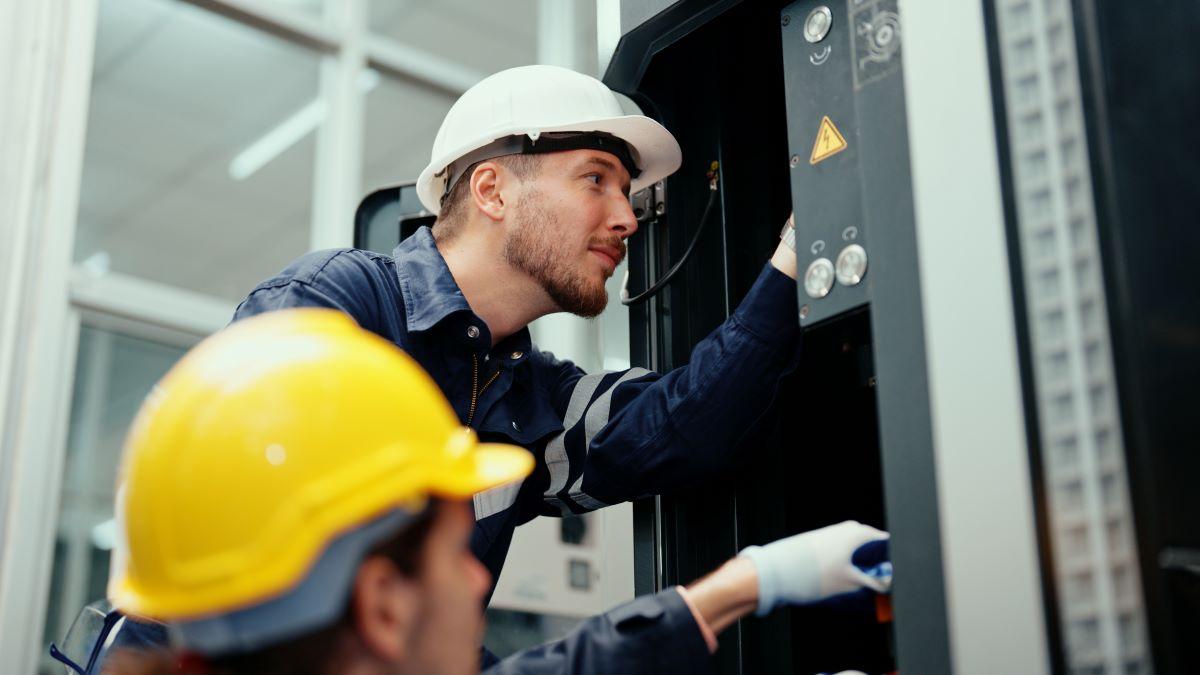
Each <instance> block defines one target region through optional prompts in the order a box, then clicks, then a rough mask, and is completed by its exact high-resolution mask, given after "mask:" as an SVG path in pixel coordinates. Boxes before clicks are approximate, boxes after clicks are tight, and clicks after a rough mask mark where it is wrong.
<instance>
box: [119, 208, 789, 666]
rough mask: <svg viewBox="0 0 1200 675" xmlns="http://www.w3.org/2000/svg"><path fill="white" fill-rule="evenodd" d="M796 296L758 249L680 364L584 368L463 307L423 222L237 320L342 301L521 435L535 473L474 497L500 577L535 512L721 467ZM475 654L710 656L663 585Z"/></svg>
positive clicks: (272, 285)
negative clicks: (500, 334)
mask: <svg viewBox="0 0 1200 675" xmlns="http://www.w3.org/2000/svg"><path fill="white" fill-rule="evenodd" d="M797 304H798V303H797V301H796V285H795V282H794V281H793V280H792V279H790V278H788V277H787V276H786V275H784V274H783V273H781V272H779V271H778V270H776V269H774V268H773V267H771V266H770V265H767V266H766V268H765V269H764V270H763V272H762V274H761V275H759V278H758V280H757V281H756V282H755V284H754V286H753V288H751V290H750V292H749V293H748V294H747V295H746V297H745V298H744V299H743V300H742V303H741V305H740V306H739V307H738V309H737V311H736V312H735V313H734V314H733V316H731V317H729V318H728V319H727V320H726V321H725V322H724V323H723V324H721V326H720V327H718V328H717V329H716V330H715V331H713V333H712V334H711V335H709V336H708V337H707V338H705V339H704V340H703V341H701V342H700V343H699V344H698V345H696V347H695V349H694V350H693V351H692V355H691V359H690V361H689V363H688V365H686V366H682V367H680V368H676V369H675V370H673V371H671V372H669V373H666V374H659V373H654V372H650V371H648V370H645V369H642V368H631V369H629V370H625V371H618V372H602V373H591V374H588V373H585V372H583V371H582V370H581V369H580V368H578V367H577V366H575V365H574V364H573V363H571V362H569V361H562V360H559V359H556V358H555V357H554V356H553V355H552V354H549V353H547V352H543V351H539V350H538V349H537V348H536V347H534V345H533V344H531V342H530V338H529V331H528V330H527V329H522V330H520V331H518V332H517V333H514V334H513V335H510V336H509V337H507V338H505V339H504V340H501V341H500V342H499V343H498V344H497V345H496V346H495V347H493V346H492V339H491V335H490V333H489V332H488V327H487V324H485V323H484V322H483V320H482V319H480V318H479V317H478V316H477V315H476V314H475V313H474V312H472V311H471V307H470V305H468V304H467V300H466V298H464V297H463V294H462V291H461V290H459V288H458V285H457V284H456V283H455V281H454V277H453V276H452V275H451V274H450V270H449V268H447V267H446V261H445V260H444V259H443V258H442V256H441V253H439V252H438V249H437V247H436V246H435V245H434V241H433V236H432V234H431V233H430V231H429V229H428V228H422V229H421V230H419V231H418V232H417V233H416V234H414V235H412V236H411V237H409V238H408V239H406V240H405V241H403V242H402V243H401V244H400V245H399V246H398V247H397V248H396V250H395V251H393V253H392V255H391V256H386V255H381V254H379V253H374V252H371V251H362V250H356V249H336V250H329V251H318V252H315V253H310V254H308V255H305V256H303V257H301V258H299V259H298V260H296V261H295V262H293V263H292V264H291V265H289V266H288V267H287V268H286V269H284V270H283V272H281V273H280V274H278V275H276V276H274V277H272V278H270V279H268V280H266V281H264V282H263V283H261V284H259V285H258V286H257V287H256V288H255V289H254V290H253V291H251V292H250V295H248V296H247V297H246V299H245V300H244V301H243V302H242V303H241V304H240V305H239V306H238V308H237V311H236V312H235V315H234V321H237V320H240V319H244V318H246V317H249V316H253V315H255V314H261V313H263V312H270V311H273V310H278V309H284V308H288V307H329V308H334V309H338V310H341V311H343V312H345V313H347V314H349V315H350V316H351V317H353V318H354V320H355V321H357V322H358V324H359V325H360V326H362V327H363V328H366V329H368V330H370V331H373V332H375V333H377V334H379V335H381V336H383V337H384V338H386V339H388V340H390V341H392V342H393V343H395V344H396V345H397V346H399V347H400V348H401V349H404V350H405V351H406V352H408V353H409V354H410V355H412V356H413V358H415V359H416V360H417V361H418V362H419V363H420V364H421V365H422V366H423V367H424V368H425V370H426V371H428V372H429V374H430V375H431V376H432V377H433V379H434V380H435V381H436V382H437V383H438V386H440V387H441V390H442V392H443V393H445V395H446V397H447V398H448V399H449V400H450V404H451V405H452V406H453V407H454V410H455V412H456V413H457V414H458V416H459V419H460V420H462V422H463V423H464V424H467V425H469V426H471V427H473V428H474V429H475V430H476V432H477V433H478V435H479V437H480V439H481V440H483V441H489V442H503V443H512V444H515V445H520V446H522V447H524V448H526V449H528V450H529V452H530V453H531V454H532V455H533V457H534V459H535V460H536V468H535V469H534V471H533V473H532V474H531V475H530V476H528V477H527V478H526V479H525V480H524V481H523V482H521V483H519V484H515V485H510V486H504V487H500V488H495V489H492V490H488V491H486V492H482V493H480V494H477V495H475V497H474V500H473V506H474V510H475V520H476V522H475V530H474V532H473V534H472V538H471V548H472V550H473V551H474V553H475V555H476V556H477V557H478V558H479V559H480V560H481V561H482V562H483V563H484V565H486V566H487V568H488V570H489V571H490V572H491V573H492V579H498V578H499V576H500V571H501V568H502V567H503V566H504V558H505V556H506V554H507V553H508V548H509V544H510V543H511V541H512V536H513V530H514V529H515V528H516V527H517V526H518V525H520V524H522V523H525V522H527V521H529V520H530V519H532V518H534V517H535V516H538V515H550V516H556V515H562V514H566V513H583V512H586V511H590V510H593V509H597V508H600V507H603V506H606V505H609V504H616V503H618V502H622V501H625V500H629V499H636V498H638V497H644V496H647V495H653V494H661V493H666V492H671V491H674V490H677V489H681V488H685V487H690V486H695V485H697V484H700V483H702V482H704V481H708V480H711V479H713V478H714V477H716V476H718V475H720V472H721V471H722V470H724V469H726V468H728V466H729V465H730V464H731V462H732V460H733V456H732V455H733V451H734V448H735V447H736V446H737V442H738V440H739V439H740V437H741V436H742V435H743V434H744V433H745V432H746V431H747V430H748V429H749V428H750V427H751V426H752V425H753V423H754V422H755V420H756V419H758V418H759V417H760V416H761V415H762V414H763V413H764V411H765V410H766V409H767V408H768V407H769V405H770V402H771V400H772V398H773V396H774V392H775V390H776V385H777V383H778V381H779V379H780V378H781V377H782V376H783V375H784V374H785V373H786V371H787V370H788V368H789V367H790V366H791V365H793V364H794V363H795V356H796V354H797V351H798V346H799V327H798V325H797V319H796V317H797ZM493 583H494V582H493ZM489 598H490V591H489ZM164 641H165V632H164V631H163V629H162V628H161V627H156V626H152V625H144V624H134V625H127V626H126V628H125V629H124V630H122V631H121V633H120V634H119V635H118V639H117V642H118V646H126V645H131V646H139V645H144V644H156V643H161V642H164ZM667 644H669V645H670V648H669V649H663V645H667ZM483 665H484V666H485V668H487V669H486V670H485V673H487V674H488V675H491V674H493V673H495V674H496V675H506V674H508V673H514V674H515V673H525V674H531V673H574V674H577V675H584V674H594V673H616V672H620V673H687V674H688V675H697V674H698V673H702V672H707V671H708V669H709V667H710V666H711V657H710V656H709V654H708V649H707V646H706V645H705V643H704V639H703V636H702V635H701V632H700V629H699V627H698V626H697V625H696V623H695V621H694V620H693V617H692V614H691V611H690V610H689V609H688V608H687V606H686V604H685V603H684V602H683V600H682V599H681V598H680V596H679V594H678V593H677V592H676V591H674V590H673V589H672V590H667V591H663V592H661V593H658V594H656V595H652V596H646V597H642V598H637V599H635V600H633V601H631V602H629V603H626V604H624V605H621V606H619V607H617V608H614V609H613V610H611V611H609V612H607V613H605V614H601V615H599V616H596V617H593V618H591V619H588V620H586V621H584V622H583V623H581V624H580V625H579V626H578V627H577V628H576V629H575V630H574V631H572V632H571V634H570V635H568V636H567V637H566V638H564V639H563V640H559V641H556V642H552V643H549V644H547V645H544V646H542V647H537V648H534V649H530V650H526V651H524V652H520V653H518V654H514V655H513V656H511V657H509V658H508V659H505V660H504V661H500V662H497V661H496V659H495V657H493V656H492V655H491V654H489V653H488V652H487V651H486V650H484V654H483ZM489 666H490V668H488V667H489Z"/></svg>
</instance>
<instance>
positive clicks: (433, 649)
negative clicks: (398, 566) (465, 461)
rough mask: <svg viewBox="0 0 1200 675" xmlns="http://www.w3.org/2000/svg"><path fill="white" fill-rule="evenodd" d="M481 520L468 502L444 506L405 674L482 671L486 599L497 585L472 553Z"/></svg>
mask: <svg viewBox="0 0 1200 675" xmlns="http://www.w3.org/2000/svg"><path fill="white" fill-rule="evenodd" d="M474 524H475V520H474V518H472V516H471V511H470V509H468V508H467V506H466V504H465V503H464V502H455V501H446V502H442V503H441V505H440V506H439V509H438V515H437V516H436V520H435V521H434V523H433V525H432V526H431V529H430V532H429V535H428V538H427V539H426V543H425V547H424V549H423V551H422V559H421V568H420V570H421V571H420V573H419V582H420V585H421V602H420V606H421V610H422V611H421V616H420V618H419V620H418V621H417V622H416V626H415V630H414V631H413V633H412V639H411V641H410V643H409V648H410V650H411V651H410V653H411V654H412V657H413V658H412V659H411V660H410V661H409V662H408V663H407V664H405V668H404V671H405V672H414V673H438V674H445V675H457V674H460V673H478V672H479V645H480V644H481V642H482V638H483V598H484V595H485V594H486V593H487V589H488V587H489V586H490V584H491V575H490V574H489V573H488V571H487V568H485V567H484V566H483V565H482V564H481V563H480V562H479V560H477V559H476V558H475V555H474V554H473V553H471V548H470V542H471V531H472V529H473V527H474Z"/></svg>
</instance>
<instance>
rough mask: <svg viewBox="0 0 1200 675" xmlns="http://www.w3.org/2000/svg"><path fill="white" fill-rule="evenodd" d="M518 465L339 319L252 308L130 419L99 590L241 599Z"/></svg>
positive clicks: (505, 478)
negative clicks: (359, 536)
mask: <svg viewBox="0 0 1200 675" xmlns="http://www.w3.org/2000/svg"><path fill="white" fill-rule="evenodd" d="M532 468H533V459H532V457H531V455H530V454H529V452H528V451H526V450H524V449H522V448H518V447H515V446H508V445H497V444H481V443H478V442H477V440H476V438H475V435H474V433H473V432H472V431H471V430H470V429H467V428H465V427H463V426H461V425H460V424H459V423H458V420H457V418H456V417H455V414H454V411H453V410H452V409H451V408H450V405H449V403H448V402H447V401H446V399H445V397H444V396H443V395H442V393H441V391H439V389H438V387H437V385H436V384H435V383H434V382H433V380H432V379H430V377H429V376H428V375H426V374H425V372H424V371H423V370H422V369H421V368H420V366H418V365H417V364H416V362H415V361H413V360H412V359H411V358H410V357H409V356H407V355H406V354H404V353H403V352H402V351H400V350H399V349H397V348H396V347H395V346H394V345H392V344H391V343H389V342H387V341H386V340H383V339H382V338H380V337H378V336H376V335H373V334H371V333H369V332H367V331H365V330H363V329H361V328H359V327H358V326H357V325H355V323H354V322H353V321H352V320H351V319H350V318H349V317H347V316H346V315H344V314H341V313H339V312H335V311H332V310H324V309H291V310H285V311H279V312H273V313H269V314H264V315H261V316H257V317H254V318H251V319H248V320H246V321H242V322H239V323H237V324H234V325H233V326H231V327H229V328H227V329H226V330H224V331H222V332H220V333H218V334H217V335H215V336H213V337H211V338H209V339H207V340H205V341H204V342H202V343H201V344H200V345H198V346H197V347H196V348H195V349H193V350H192V351H191V352H190V353H189V354H188V355H186V356H185V357H184V358H183V360H181V361H180V362H179V363H178V364H177V365H176V366H175V367H174V368H172V369H171V371H170V372H168V373H167V375H166V376H165V377H164V378H163V379H162V381H161V382H159V383H158V385H157V386H156V387H155V389H154V390H153V391H152V392H151V393H150V395H149V396H148V397H147V398H146V401H145V403H144V404H143V405H142V408H141V410H140V411H139V413H138V415H137V417H136V418H135V420H134V422H133V425H132V427H131V429H130V432H129V437H128V439H127V440H126V444H125V454H124V458H123V460H122V470H121V480H122V487H121V489H120V490H119V495H118V497H117V501H118V504H117V513H118V520H119V521H120V524H121V526H122V530H123V535H124V537H125V542H124V543H125V546H126V547H127V550H126V551H125V552H124V554H123V555H116V556H114V574H113V576H112V579H111V581H110V583H109V588H108V594H109V599H110V600H111V601H112V603H113V605H114V606H115V607H117V608H118V609H120V610H122V611H124V612H125V613H127V614H133V615H135V616H142V617H150V618H155V619H159V620H163V621H186V620H190V619H193V618H200V617H205V616H212V615H216V614H221V613H226V612H231V611H234V610H237V609H238V608H242V607H247V606H251V605H254V604H256V603H260V602H262V601H263V600H264V599H268V598H271V597H274V596H278V595H280V594H283V593H285V592H286V591H287V590H288V589H290V588H292V587H294V586H296V585H297V584H298V583H300V582H301V581H303V580H304V578H305V575H306V574H307V572H308V570H309V569H310V567H312V566H313V565H314V563H315V562H316V561H317V560H318V559H319V558H320V557H321V555H322V552H323V551H324V549H325V547H326V546H327V545H328V544H329V543H330V542H331V541H333V540H335V539H337V538H338V537H339V536H342V535H344V534H345V533H347V532H349V531H352V530H354V529H355V528H357V527H361V526H363V525H364V524H366V523H368V522H370V521H372V520H373V519H376V518H378V517H379V516H381V515H382V514H385V513H387V512H389V511H391V510H394V509H397V508H400V509H405V510H409V511H417V510H420V509H421V508H423V505H424V502H425V500H426V499H427V498H428V497H430V496H437V497H444V498H451V499H466V498H468V497H470V496H471V495H473V494H474V493H476V492H479V491H481V490H485V489H487V488H491V487H494V486H497V485H501V484H504V483H509V482H512V481H516V480H519V479H521V478H523V477H525V476H526V475H528V474H529V472H530V471H531V470H532Z"/></svg>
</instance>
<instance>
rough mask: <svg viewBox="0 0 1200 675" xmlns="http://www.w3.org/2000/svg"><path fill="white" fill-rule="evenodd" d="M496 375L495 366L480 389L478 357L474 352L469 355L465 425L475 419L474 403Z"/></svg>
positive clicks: (498, 375) (498, 370) (477, 401)
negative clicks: (469, 398) (468, 385)
mask: <svg viewBox="0 0 1200 675" xmlns="http://www.w3.org/2000/svg"><path fill="white" fill-rule="evenodd" d="M497 377H500V369H499V368H497V369H496V372H494V373H492V376H491V377H490V378H488V381H487V382H486V383H485V384H484V385H483V389H480V388H479V357H478V356H476V355H474V354H472V355H471V408H470V409H469V410H467V426H471V422H472V421H473V420H474V419H475V405H476V404H477V403H479V397H480V396H483V392H485V391H487V388H488V387H490V386H492V383H493V382H495V381H496V378H497Z"/></svg>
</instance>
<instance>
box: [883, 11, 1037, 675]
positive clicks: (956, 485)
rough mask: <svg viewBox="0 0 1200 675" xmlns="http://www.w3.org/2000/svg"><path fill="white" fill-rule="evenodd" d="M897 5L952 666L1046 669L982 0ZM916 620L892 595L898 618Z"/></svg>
mask: <svg viewBox="0 0 1200 675" xmlns="http://www.w3.org/2000/svg"><path fill="white" fill-rule="evenodd" d="M900 16H901V18H902V21H903V27H904V30H905V34H904V50H905V51H904V87H905V96H906V99H907V116H908V130H909V134H908V136H909V137H908V141H909V148H910V154H911V163H912V176H913V200H914V207H915V211H916V223H917V228H916V230H917V244H918V251H917V252H918V255H919V261H918V262H919V266H920V274H921V294H922V308H923V319H922V320H923V323H924V334H925V349H924V352H925V358H926V359H927V362H928V383H929V392H930V410H929V416H930V420H931V423H932V430H933V450H934V457H935V467H936V485H937V493H938V503H939V517H940V525H941V532H940V536H941V560H942V567H943V573H944V580H943V583H944V589H945V603H946V610H945V611H946V619H947V623H948V631H949V636H950V648H951V657H952V670H953V672H956V673H1023V674H1037V673H1046V672H1048V671H1049V669H1050V663H1049V657H1048V649H1047V645H1046V630H1045V620H1044V606H1043V604H1042V580H1041V575H1040V572H1039V566H1038V548H1037V531H1036V527H1035V526H1036V521H1035V518H1034V510H1033V491H1032V481H1031V477H1030V463H1029V451H1028V445H1027V443H1026V426H1025V417H1024V411H1023V399H1022V388H1021V380H1020V368H1019V360H1018V351H1017V338H1016V317H1015V313H1014V308H1013V285H1012V281H1011V276H1010V274H1009V260H1008V255H1007V238H1006V229H1005V220H1004V211H1003V205H1002V193H1001V182H1000V167H999V159H998V152H997V146H996V125H995V118H994V106H993V101H992V96H991V82H990V63H989V60H988V53H987V34H986V31H985V24H984V16H983V7H982V5H981V4H980V3H973V2H961V1H959V0H942V1H940V2H938V1H934V0H908V1H905V0H901V2H900ZM877 300H878V298H877ZM882 379H883V374H882V373H881V374H880V380H881V382H882ZM905 498H907V495H895V494H889V495H888V499H889V503H891V502H892V501H894V500H900V501H902V500H904V499H905ZM889 512H890V510H889ZM898 536H899V535H898V533H897V537H898ZM902 574H904V570H903V568H901V567H900V565H899V563H897V576H896V585H897V592H898V593H899V592H900V591H901V589H900V585H901V584H902V583H903V579H902V577H901V575H902ZM912 620H916V621H920V617H919V616H911V615H905V614H904V610H903V608H902V607H899V606H898V607H897V616H896V622H897V628H898V630H900V631H902V630H903V629H902V627H903V625H904V623H903V622H905V621H912ZM899 647H900V667H901V669H902V670H903V669H908V668H912V667H913V666H912V665H911V663H909V662H907V661H905V653H904V648H905V645H904V644H903V642H901V643H900V645H899ZM915 647H917V648H918V649H919V648H920V645H915ZM918 672H927V671H922V670H921V669H920V668H918ZM928 672H932V671H928Z"/></svg>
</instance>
